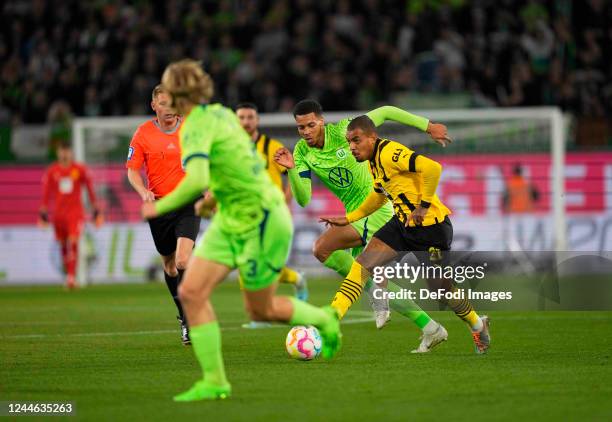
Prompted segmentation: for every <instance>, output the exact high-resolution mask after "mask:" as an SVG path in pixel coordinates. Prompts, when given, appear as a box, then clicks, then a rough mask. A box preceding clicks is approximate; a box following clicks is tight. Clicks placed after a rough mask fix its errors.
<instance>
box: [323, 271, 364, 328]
mask: <svg viewBox="0 0 612 422" xmlns="http://www.w3.org/2000/svg"><path fill="white" fill-rule="evenodd" d="M370 277H371V274H370V272H369V271H368V270H366V269H365V268H364V267H362V266H361V265H360V264H359V263H358V262H357V261H355V262H353V265H352V266H351V269H350V271H349V273H348V275H347V276H346V278H345V279H344V281H343V282H342V284H341V285H340V289H338V291H337V292H336V295H335V296H334V299H333V300H332V303H331V306H332V308H334V309H335V310H336V312H337V313H338V317H339V318H340V319H342V318H343V317H344V315H345V314H346V313H347V311H348V310H349V308H350V307H351V305H352V304H353V303H355V302H356V301H357V299H359V296H360V295H361V292H362V291H363V286H365V284H366V282H367V281H368V279H369V278H370Z"/></svg>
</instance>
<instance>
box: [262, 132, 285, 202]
mask: <svg viewBox="0 0 612 422" xmlns="http://www.w3.org/2000/svg"><path fill="white" fill-rule="evenodd" d="M255 148H256V149H257V151H259V153H260V154H261V155H262V156H263V158H264V160H265V162H266V170H267V171H268V174H270V178H271V179H272V182H274V184H275V185H276V186H278V188H279V189H280V190H281V191H282V190H283V178H282V174H283V173H285V172H286V171H287V169H286V168H285V167H283V166H281V165H280V164H277V163H276V161H274V154H276V151H278V150H279V149H281V148H283V144H281V143H280V142H279V141H277V140H276V139H273V138H270V137H268V136H267V135H264V134H260V135H259V138H257V140H256V141H255Z"/></svg>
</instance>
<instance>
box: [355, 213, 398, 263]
mask: <svg viewBox="0 0 612 422" xmlns="http://www.w3.org/2000/svg"><path fill="white" fill-rule="evenodd" d="M392 217H393V207H392V206H391V204H390V203H389V202H387V203H386V204H385V205H383V206H382V207H380V208H379V209H378V210H377V211H376V212H374V213H373V214H370V215H369V216H367V217H366V218H362V219H361V220H357V221H355V222H353V223H351V226H353V228H354V229H355V230H357V233H359V236H360V237H361V243H362V244H361V246H358V247H356V248H353V249H352V250H351V254H352V255H353V257H356V256H357V255H359V254H360V253H361V252H362V251H363V248H364V247H365V245H366V244H367V243H368V242H369V241H370V239H372V236H374V233H376V232H377V231H378V230H380V229H381V228H382V227H383V226H384V225H385V224H387V222H388V221H389V220H391V218H392Z"/></svg>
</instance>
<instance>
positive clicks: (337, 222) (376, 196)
mask: <svg viewBox="0 0 612 422" xmlns="http://www.w3.org/2000/svg"><path fill="white" fill-rule="evenodd" d="M385 202H387V198H386V197H385V195H383V194H381V193H378V192H376V191H372V192H370V194H369V195H368V196H367V197H366V199H364V201H363V202H362V203H361V205H360V206H359V208H357V209H356V210H354V211H352V212H350V213H348V214H347V215H346V216H343V217H319V223H325V224H327V225H329V226H346V225H348V224H351V223H352V222H354V221H357V220H361V219H362V218H365V217H367V216H368V215H370V214H372V213H373V212H374V211H376V210H377V209H379V208H380V207H382V206H383V205H384V204H385Z"/></svg>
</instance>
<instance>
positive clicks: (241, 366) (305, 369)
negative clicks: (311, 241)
mask: <svg viewBox="0 0 612 422" xmlns="http://www.w3.org/2000/svg"><path fill="white" fill-rule="evenodd" d="M282 287H283V288H282V289H281V290H282V291H285V292H290V290H289V289H288V288H287V286H282ZM336 287H337V282H333V281H330V280H327V281H317V282H313V283H311V296H312V301H313V303H315V304H321V305H322V304H327V303H328V302H329V300H330V298H331V297H332V294H333V292H334V290H335V288H336ZM213 302H214V304H215V307H216V310H217V313H218V316H219V319H220V322H221V326H222V329H223V349H224V355H225V361H226V368H227V372H228V376H229V379H230V381H231V382H232V384H233V388H234V396H233V397H232V398H231V399H229V400H225V401H218V402H199V403H188V404H177V403H173V402H172V400H171V398H172V396H173V395H174V394H175V393H178V392H181V391H183V390H185V389H187V388H188V387H189V386H190V385H191V384H192V382H193V381H195V380H196V378H197V377H198V376H199V375H200V372H199V367H198V364H197V362H196V360H195V358H194V356H193V353H192V350H191V348H189V347H184V346H182V345H181V344H180V341H179V333H178V324H177V323H176V320H175V317H174V314H175V312H174V309H173V304H172V302H171V300H170V298H169V296H168V294H167V292H166V288H165V286H163V285H161V284H154V285H120V286H113V285H107V286H95V287H90V288H86V289H82V290H80V291H76V292H65V291H63V290H62V289H61V288H59V287H57V288H51V287H36V288H34V287H33V288H3V289H1V290H0V310H1V312H0V401H2V400H4V401H7V400H19V401H25V400H28V401H44V402H50V401H72V402H74V403H75V405H76V414H77V417H78V419H79V420H126V419H130V420H177V421H178V420H186V418H189V417H191V418H197V419H195V420H211V421H220V420H245V419H248V420H251V421H258V420H265V421H274V420H285V419H286V420H309V421H319V420H325V421H328V420H337V421H346V420H412V419H415V418H416V419H418V420H422V419H428V420H434V419H435V420H440V419H441V418H451V419H452V420H455V419H458V420H517V419H519V418H524V419H529V420H531V419H534V418H537V419H551V420H553V419H556V420H576V419H581V420H610V419H611V418H612V371H611V366H610V355H611V353H612V347H611V345H612V341H611V334H612V312H524V313H520V312H502V311H499V312H492V313H490V315H491V319H492V338H493V343H492V348H491V351H490V353H489V354H488V355H486V356H477V355H475V354H474V353H473V350H472V343H471V338H470V335H469V332H468V330H467V328H466V327H465V326H464V324H463V323H462V322H461V321H459V320H458V319H457V318H456V317H455V316H454V315H453V314H452V313H450V312H434V313H433V315H434V317H435V318H437V319H438V320H439V321H441V322H442V323H444V325H445V326H446V327H447V329H448V331H449V341H448V342H446V343H444V344H442V345H441V346H439V347H438V348H437V349H435V351H434V352H433V353H430V354H427V355H411V354H410V353H409V351H410V350H411V349H412V348H414V347H415V346H416V345H417V343H418V334H419V333H418V331H417V329H416V327H415V326H413V325H412V324H411V323H409V322H408V321H407V320H405V319H404V318H403V317H401V316H399V315H397V314H394V316H393V320H392V321H391V322H390V323H389V324H388V325H387V327H386V328H385V329H384V330H382V331H377V330H376V328H375V326H374V323H373V322H371V321H368V320H367V317H366V315H367V314H366V313H365V312H364V308H363V307H362V306H360V305H356V306H355V307H354V312H352V314H351V313H349V314H348V316H347V319H346V322H347V323H346V324H344V325H343V332H344V347H343V349H342V350H341V352H340V354H339V355H338V356H337V357H336V358H335V359H334V360H332V361H329V362H327V361H324V360H322V359H318V360H315V361H312V362H298V361H294V360H291V359H289V358H288V357H287V355H286V352H285V350H284V340H285V336H286V333H287V331H288V328H287V327H282V326H279V327H275V328H270V329H264V330H244V329H241V328H240V324H241V323H242V322H244V321H245V315H244V312H243V310H242V301H241V297H240V293H239V291H238V288H237V286H236V284H235V283H226V284H224V285H222V286H221V287H220V288H219V289H218V290H217V292H216V293H215V296H214V300H213Z"/></svg>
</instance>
